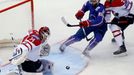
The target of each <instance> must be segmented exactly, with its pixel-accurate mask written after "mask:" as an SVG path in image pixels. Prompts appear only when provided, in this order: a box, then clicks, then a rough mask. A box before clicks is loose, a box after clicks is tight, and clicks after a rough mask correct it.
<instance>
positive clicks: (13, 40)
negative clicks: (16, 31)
mask: <svg viewBox="0 0 134 75" xmlns="http://www.w3.org/2000/svg"><path fill="white" fill-rule="evenodd" d="M10 36H11V40H12V42H13V44H14V45H13V47H16V45H15V39H14V37H13V33H10Z"/></svg>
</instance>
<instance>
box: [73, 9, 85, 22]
mask: <svg viewBox="0 0 134 75" xmlns="http://www.w3.org/2000/svg"><path fill="white" fill-rule="evenodd" d="M83 16H84V12H83V11H82V10H79V11H78V12H77V13H76V14H75V17H76V18H77V19H78V20H80V19H82V18H83Z"/></svg>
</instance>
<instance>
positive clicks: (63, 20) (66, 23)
mask: <svg viewBox="0 0 134 75" xmlns="http://www.w3.org/2000/svg"><path fill="white" fill-rule="evenodd" d="M61 21H62V22H63V23H64V24H65V25H67V26H68V27H79V26H80V25H79V24H77V25H72V24H69V23H68V22H67V21H66V19H65V18H64V17H61ZM80 21H81V20H80ZM82 30H83V33H84V36H85V38H86V40H87V41H90V40H91V39H92V38H93V36H92V37H90V38H88V37H87V35H86V32H85V29H84V28H83V27H82Z"/></svg>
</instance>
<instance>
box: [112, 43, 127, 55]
mask: <svg viewBox="0 0 134 75" xmlns="http://www.w3.org/2000/svg"><path fill="white" fill-rule="evenodd" d="M126 52H127V50H126V47H125V46H124V45H122V46H120V48H119V50H117V51H115V52H114V53H113V54H114V55H120V54H125V55H126Z"/></svg>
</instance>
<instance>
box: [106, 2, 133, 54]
mask: <svg viewBox="0 0 134 75" xmlns="http://www.w3.org/2000/svg"><path fill="white" fill-rule="evenodd" d="M132 5H133V3H132V2H130V1H129V0H106V1H105V7H106V17H105V19H106V21H107V22H110V21H111V20H110V19H111V13H112V14H113V15H114V18H113V20H112V21H111V25H110V26H109V28H110V29H111V31H112V34H113V36H114V38H113V39H112V41H113V42H116V43H117V45H118V46H119V49H118V50H117V51H115V52H114V53H113V54H114V55H118V54H122V53H125V52H127V49H126V47H125V43H124V39H125V37H124V30H125V29H126V28H127V27H128V26H129V25H130V24H133V22H134V15H133V14H131V13H130V10H131V8H132Z"/></svg>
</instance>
